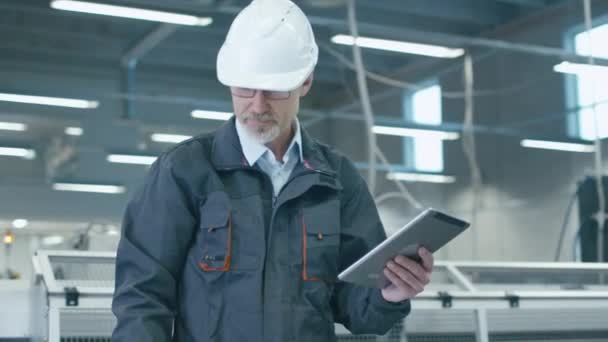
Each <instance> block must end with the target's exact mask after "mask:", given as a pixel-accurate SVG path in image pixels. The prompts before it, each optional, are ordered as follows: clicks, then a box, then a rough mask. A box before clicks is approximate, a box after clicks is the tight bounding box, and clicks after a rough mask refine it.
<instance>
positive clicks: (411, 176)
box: [386, 172, 456, 183]
mask: <svg viewBox="0 0 608 342" xmlns="http://www.w3.org/2000/svg"><path fill="white" fill-rule="evenodd" d="M386 179H390V180H400V181H407V182H427V183H454V182H455V181H456V178H455V177H454V176H446V175H433V174H427V173H410V172H390V173H387V174H386Z"/></svg>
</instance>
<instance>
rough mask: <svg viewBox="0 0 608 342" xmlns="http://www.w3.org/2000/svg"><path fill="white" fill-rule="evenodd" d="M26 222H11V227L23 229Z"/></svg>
mask: <svg viewBox="0 0 608 342" xmlns="http://www.w3.org/2000/svg"><path fill="white" fill-rule="evenodd" d="M27 224H28V222H27V220H26V219H16V220H14V221H13V227H15V228H17V229H21V228H25V227H26V226H27Z"/></svg>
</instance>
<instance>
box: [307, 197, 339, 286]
mask: <svg viewBox="0 0 608 342" xmlns="http://www.w3.org/2000/svg"><path fill="white" fill-rule="evenodd" d="M339 248H340V203H339V201H337V200H332V201H329V202H325V203H322V204H319V205H315V206H312V207H304V208H303V209H302V279H303V280H305V281H311V280H317V281H320V280H322V281H335V280H336V277H337V273H338V264H339V263H338V261H339V260H338V258H339Z"/></svg>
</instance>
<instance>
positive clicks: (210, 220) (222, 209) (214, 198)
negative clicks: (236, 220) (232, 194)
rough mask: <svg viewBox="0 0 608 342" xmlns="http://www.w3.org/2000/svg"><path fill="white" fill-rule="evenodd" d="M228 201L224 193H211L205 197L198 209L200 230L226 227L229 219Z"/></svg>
mask: <svg viewBox="0 0 608 342" xmlns="http://www.w3.org/2000/svg"><path fill="white" fill-rule="evenodd" d="M230 208H231V206H230V199H229V198H228V195H227V194H226V193H225V192H219V191H218V192H212V193H210V194H208V195H207V199H206V200H205V203H203V205H202V206H201V208H200V215H201V224H200V225H201V228H221V227H226V226H227V223H228V218H229V217H230Z"/></svg>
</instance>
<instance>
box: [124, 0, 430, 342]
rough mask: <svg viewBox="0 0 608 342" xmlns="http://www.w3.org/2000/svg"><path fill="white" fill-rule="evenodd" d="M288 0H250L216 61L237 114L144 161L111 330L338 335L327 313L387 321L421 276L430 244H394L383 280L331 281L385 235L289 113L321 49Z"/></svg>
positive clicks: (338, 163) (142, 335)
mask: <svg viewBox="0 0 608 342" xmlns="http://www.w3.org/2000/svg"><path fill="white" fill-rule="evenodd" d="M317 55H318V50H317V45H316V43H315V40H314V36H313V32H312V29H311V27H310V23H309V22H308V20H307V19H306V17H305V15H304V14H303V13H302V12H301V10H300V9H299V8H298V7H297V6H296V5H295V4H293V3H292V2H290V1H288V0H272V1H270V0H265V1H262V0H254V1H253V2H252V3H251V4H250V5H249V6H248V7H246V8H245V9H244V10H243V11H242V12H241V13H240V14H239V15H238V16H237V18H236V19H235V20H234V22H233V24H232V26H231V28H230V31H229V32H228V35H227V38H226V41H225V43H224V45H223V46H222V48H221V50H220V52H219V55H218V61H217V67H218V78H219V80H220V82H222V83H223V84H225V85H226V86H228V87H229V88H230V91H231V94H232V100H233V106H234V113H235V117H233V118H232V119H231V120H230V121H229V122H228V123H226V124H225V125H223V126H222V127H221V128H220V129H218V130H217V131H216V132H214V133H213V134H208V135H202V136H198V137H195V138H193V139H190V140H188V141H185V142H182V143H180V144H178V145H177V146H175V147H173V148H172V149H170V150H169V151H167V152H165V153H164V154H162V155H161V156H160V157H159V158H158V160H157V161H156V163H155V164H154V165H153V166H152V168H151V170H150V172H149V174H148V176H147V178H146V181H145V185H144V187H143V189H142V190H141V191H140V192H139V193H138V194H136V195H135V198H134V199H133V200H132V201H131V202H130V204H129V206H128V208H127V211H126V215H125V218H124V224H123V235H122V238H121V241H120V244H119V247H118V254H117V260H116V291H115V295H114V302H113V311H114V314H115V315H116V317H117V319H118V324H117V326H116V329H115V331H114V334H113V336H112V340H113V341H116V342H118V341H125V342H126V341H129V342H130V341H146V342H149V341H159V342H160V341H180V342H186V341H188V342H189V341H198V342H203V341H239V342H240V341H260V342H262V341H264V342H268V341H271V342H272V341H277V342H279V341H280V342H285V341H334V340H335V334H334V322H338V323H342V324H344V325H345V326H346V327H347V328H348V329H350V330H351V331H352V332H353V333H374V334H383V333H385V332H386V331H387V330H388V329H390V328H391V327H392V326H393V325H394V324H395V323H396V322H398V321H400V320H401V319H402V318H403V317H405V316H406V315H407V314H408V312H409V310H410V304H409V299H410V298H412V297H414V296H415V295H416V294H418V293H419V292H421V291H422V290H423V289H424V286H425V285H426V284H427V283H428V281H429V277H430V274H431V271H432V268H433V257H432V256H431V254H430V253H428V252H426V251H425V250H424V249H421V251H420V257H421V260H422V262H421V263H420V264H419V263H416V262H414V261H412V260H410V259H408V258H405V257H401V256H399V257H397V258H395V260H393V261H391V262H389V263H388V265H387V267H386V268H385V270H384V271H385V274H386V276H387V277H388V279H390V280H391V282H392V285H390V286H388V287H387V288H385V289H382V290H379V289H370V288H363V287H359V286H355V285H353V284H348V283H344V282H338V281H336V278H337V274H338V273H339V271H341V270H343V269H345V268H346V267H347V266H349V265H350V264H351V263H353V262H354V261H356V260H357V259H358V258H359V257H361V256H362V255H363V254H365V253H366V252H367V251H369V250H370V249H371V248H373V247H374V246H376V245H377V244H378V243H380V242H381V241H382V240H384V239H385V233H384V230H383V227H382V224H381V222H380V220H379V217H378V213H377V209H376V207H375V205H374V202H373V200H372V197H371V195H370V193H369V191H368V189H367V186H366V184H365V182H364V180H363V179H362V178H361V176H360V175H359V174H358V172H357V170H356V169H355V167H354V166H353V164H352V162H350V161H349V160H348V159H347V158H346V157H344V156H343V155H341V154H339V153H338V152H336V151H334V150H332V149H331V148H329V147H327V146H325V145H322V144H321V143H319V142H317V141H316V140H314V139H312V138H311V137H310V136H308V134H307V133H306V131H305V130H304V129H302V127H300V125H299V123H298V120H297V118H296V114H297V112H298V110H299V101H300V98H301V97H303V96H305V95H306V94H307V93H308V91H309V90H310V88H311V86H312V82H313V74H312V73H313V69H314V66H315V65H316V62H317Z"/></svg>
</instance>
